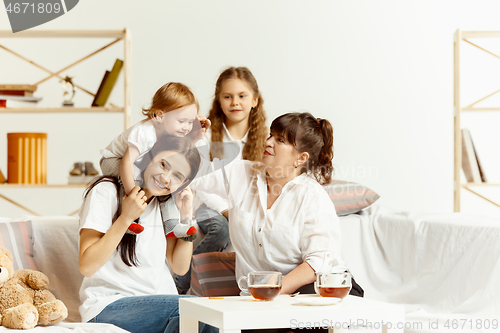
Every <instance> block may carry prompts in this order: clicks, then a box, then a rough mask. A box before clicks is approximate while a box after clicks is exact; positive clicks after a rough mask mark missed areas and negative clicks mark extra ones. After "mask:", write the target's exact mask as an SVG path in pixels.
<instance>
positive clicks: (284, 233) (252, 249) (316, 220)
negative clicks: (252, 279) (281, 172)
mask: <svg viewBox="0 0 500 333" xmlns="http://www.w3.org/2000/svg"><path fill="white" fill-rule="evenodd" d="M225 170H226V174H227V177H228V181H229V186H230V193H231V199H228V196H227V195H226V190H225V186H224V182H223V177H222V171H221V170H217V171H216V172H214V173H212V174H209V175H207V176H204V177H202V178H199V179H197V180H195V181H194V182H193V183H192V185H191V187H192V189H193V190H195V191H196V194H197V195H198V196H199V198H201V199H202V201H203V202H204V203H205V204H206V205H207V206H209V207H210V208H212V209H214V210H217V211H219V212H222V211H223V210H225V209H228V208H229V232H230V236H231V243H232V244H233V246H234V248H235V250H236V278H239V277H241V276H244V275H247V274H248V273H249V272H252V271H279V272H282V273H283V275H286V274H288V273H289V272H290V271H292V270H293V269H294V268H296V267H297V266H298V265H300V264H301V263H303V262H307V263H308V264H309V265H310V266H311V267H312V268H313V269H314V271H315V272H322V271H331V268H332V267H333V266H336V265H339V264H341V263H342V259H341V255H340V242H341V236H340V223H339V218H338V217H337V214H336V212H335V207H334V205H333V203H332V201H331V200H330V198H329V197H328V194H327V193H326V191H325V190H324V189H323V187H321V185H319V184H318V182H316V180H314V179H313V178H312V177H310V176H308V175H307V174H302V175H300V176H298V177H296V178H294V179H293V180H291V181H290V182H288V183H287V184H286V185H285V186H284V187H283V190H282V193H281V195H280V196H279V197H278V199H276V201H275V202H274V204H273V206H272V207H271V208H270V209H267V182H266V177H265V170H264V165H263V164H262V163H259V162H251V161H233V162H231V163H230V164H229V165H227V166H226V167H225Z"/></svg>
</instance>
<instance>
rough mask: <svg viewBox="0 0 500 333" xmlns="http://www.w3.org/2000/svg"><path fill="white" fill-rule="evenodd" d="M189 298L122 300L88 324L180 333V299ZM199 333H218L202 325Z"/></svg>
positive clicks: (138, 331) (139, 331)
mask: <svg viewBox="0 0 500 333" xmlns="http://www.w3.org/2000/svg"><path fill="white" fill-rule="evenodd" d="M181 297H192V296H188V295H182V296H179V295H147V296H131V297H124V298H120V299H119V300H117V301H115V302H113V303H111V304H109V305H108V306H106V307H105V308H104V310H102V311H101V313H99V314H98V315H97V316H95V317H94V318H93V319H91V320H89V323H106V324H113V325H115V326H118V327H120V328H123V329H124V330H127V331H130V332H132V333H179V298H181ZM199 332H201V333H218V332H219V330H218V329H217V328H215V327H212V326H210V325H205V324H203V323H200V326H199Z"/></svg>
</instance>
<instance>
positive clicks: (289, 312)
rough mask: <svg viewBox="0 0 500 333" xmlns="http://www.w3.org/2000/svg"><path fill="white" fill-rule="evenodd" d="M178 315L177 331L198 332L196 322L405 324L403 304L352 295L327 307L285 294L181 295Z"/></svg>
mask: <svg viewBox="0 0 500 333" xmlns="http://www.w3.org/2000/svg"><path fill="white" fill-rule="evenodd" d="M310 296H313V295H310ZM179 316H180V333H197V332H198V322H203V323H207V324H210V325H212V326H214V327H217V328H219V330H220V333H239V332H241V330H242V329H263V328H306V327H320V328H329V331H330V332H341V331H346V332H348V331H347V329H348V328H349V327H350V328H351V329H352V328H353V327H356V326H357V325H358V328H362V327H363V326H366V327H367V328H372V329H373V330H367V331H365V332H382V331H384V332H391V333H392V332H394V333H395V332H401V333H402V332H403V329H404V324H405V321H404V320H405V318H404V316H405V315H404V307H403V306H401V305H396V304H388V303H383V302H379V301H374V300H369V299H365V298H360V297H355V296H347V297H346V298H344V300H343V301H342V302H340V303H338V304H335V305H327V306H306V305H302V304H299V303H298V302H297V299H295V298H293V297H290V296H286V295H280V296H278V297H276V298H275V299H274V300H273V301H268V302H264V301H256V300H254V299H253V298H252V297H251V296H231V297H224V298H222V299H210V298H208V297H196V298H195V297H193V298H180V299H179ZM305 331H307V330H304V332H305Z"/></svg>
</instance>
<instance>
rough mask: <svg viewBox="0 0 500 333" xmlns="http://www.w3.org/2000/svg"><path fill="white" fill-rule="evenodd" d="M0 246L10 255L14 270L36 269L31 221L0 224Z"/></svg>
mask: <svg viewBox="0 0 500 333" xmlns="http://www.w3.org/2000/svg"><path fill="white" fill-rule="evenodd" d="M0 246H3V247H5V248H6V249H8V250H9V251H10V252H11V253H12V257H13V258H14V262H13V264H14V270H18V269H33V270H36V269H37V268H36V265H35V261H34V260H33V232H32V229H31V221H29V220H27V221H3V222H0Z"/></svg>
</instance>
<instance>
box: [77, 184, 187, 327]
mask: <svg viewBox="0 0 500 333" xmlns="http://www.w3.org/2000/svg"><path fill="white" fill-rule="evenodd" d="M116 210H117V200H116V188H115V186H114V185H113V184H112V183H109V182H103V183H100V184H98V185H97V186H96V187H94V188H93V189H92V191H91V192H90V193H89V195H88V196H87V199H86V200H85V201H84V203H83V205H82V208H81V209H80V212H79V216H80V229H79V230H81V229H83V228H86V229H94V230H97V231H99V232H102V233H106V232H107V231H108V229H109V228H110V227H111V225H112V222H111V221H112V218H113V215H114V214H115V212H116ZM141 224H142V225H143V226H144V231H143V232H142V233H141V234H139V235H138V236H137V243H136V251H135V252H136V255H137V259H138V262H139V265H138V266H132V267H128V266H127V265H125V264H124V263H123V261H122V259H121V257H120V254H119V252H118V251H115V253H114V254H113V255H112V256H111V258H110V259H109V260H108V261H107V262H106V263H105V264H104V265H103V266H102V267H101V268H100V269H99V270H98V271H97V272H96V273H94V274H93V275H92V276H91V277H85V278H84V279H83V283H82V286H81V288H80V301H81V302H82V305H81V306H80V308H79V310H80V315H81V317H82V322H87V321H89V320H90V319H92V318H94V317H95V316H96V315H98V314H99V313H100V312H101V311H102V310H103V309H104V308H105V307H106V306H107V305H109V304H110V303H112V302H114V301H116V300H118V299H120V298H122V297H127V296H144V295H156V294H171V295H177V289H176V287H175V283H174V281H173V278H172V275H171V274H170V271H169V268H168V266H167V259H166V249H167V243H166V239H165V235H164V232H163V226H162V222H161V214H160V209H159V205H158V201H157V200H156V199H154V200H153V201H151V202H150V203H149V204H148V206H147V207H146V209H145V210H144V212H143V213H142V215H141Z"/></svg>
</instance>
